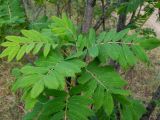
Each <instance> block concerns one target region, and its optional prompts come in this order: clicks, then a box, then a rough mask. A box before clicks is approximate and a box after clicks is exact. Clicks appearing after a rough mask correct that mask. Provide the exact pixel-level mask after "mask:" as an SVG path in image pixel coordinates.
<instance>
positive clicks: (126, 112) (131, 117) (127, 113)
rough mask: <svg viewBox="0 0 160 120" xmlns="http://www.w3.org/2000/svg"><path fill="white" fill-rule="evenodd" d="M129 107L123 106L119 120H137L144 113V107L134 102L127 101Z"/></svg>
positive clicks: (131, 100)
mask: <svg viewBox="0 0 160 120" xmlns="http://www.w3.org/2000/svg"><path fill="white" fill-rule="evenodd" d="M129 101H130V104H129V105H123V108H122V113H121V119H122V120H139V119H140V118H141V116H142V115H143V114H144V113H145V112H146V110H145V108H144V106H143V105H142V104H141V103H140V102H139V101H136V100H133V99H129Z"/></svg>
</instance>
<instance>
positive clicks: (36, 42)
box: [0, 30, 57, 61]
mask: <svg viewBox="0 0 160 120" xmlns="http://www.w3.org/2000/svg"><path fill="white" fill-rule="evenodd" d="M21 32H22V34H23V35H24V37H19V36H7V37H6V39H7V40H8V41H7V42H4V43H2V44H1V46H3V47H7V48H6V49H5V50H4V51H3V52H2V54H1V55H0V57H5V56H8V61H11V60H13V59H14V58H15V57H16V59H17V60H20V59H21V58H22V57H23V56H24V54H25V53H26V54H28V53H30V52H32V53H33V54H37V53H38V52H39V51H40V50H41V48H42V47H43V53H44V56H45V57H46V56H47V55H48V53H49V52H50V50H51V49H55V48H56V46H57V44H56V43H55V42H54V41H53V40H52V39H51V38H50V37H48V36H47V35H43V34H41V33H39V32H37V31H35V30H22V31H21Z"/></svg>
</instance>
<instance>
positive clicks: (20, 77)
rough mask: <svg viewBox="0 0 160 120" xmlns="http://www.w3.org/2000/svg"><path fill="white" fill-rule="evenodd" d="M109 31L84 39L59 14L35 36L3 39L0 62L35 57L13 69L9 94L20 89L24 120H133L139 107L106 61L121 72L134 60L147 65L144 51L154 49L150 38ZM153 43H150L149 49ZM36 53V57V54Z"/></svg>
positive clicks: (139, 112)
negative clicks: (31, 55)
mask: <svg viewBox="0 0 160 120" xmlns="http://www.w3.org/2000/svg"><path fill="white" fill-rule="evenodd" d="M128 31H129V29H125V30H123V31H121V32H118V33H117V32H116V31H115V30H111V31H109V32H102V33H100V34H98V35H97V34H96V32H95V31H94V30H93V29H90V31H89V33H88V34H87V35H83V34H80V33H78V29H77V27H76V26H75V25H74V24H73V23H72V22H71V20H69V19H68V18H67V17H66V16H65V15H63V16H62V18H58V17H53V21H52V24H51V25H50V26H49V28H47V29H42V31H41V32H38V31H35V30H22V34H23V36H24V37H19V36H7V37H6V39H7V41H6V42H4V43H2V44H1V46H3V47H6V49H5V50H4V51H3V52H2V53H1V57H5V56H8V61H11V60H13V59H14V58H16V59H17V60H20V59H21V58H22V57H23V56H24V54H29V53H33V54H37V56H38V59H37V60H35V61H34V63H33V65H30V64H27V65H25V66H24V67H22V68H21V69H14V71H13V73H14V74H15V75H16V78H17V80H16V82H15V84H14V85H13V87H12V90H13V91H17V90H19V89H21V90H22V92H23V96H22V100H23V101H24V102H25V109H26V110H28V114H26V116H25V117H24V120H32V119H37V120H44V119H45V120H89V119H91V118H94V117H99V116H100V118H101V117H102V116H104V117H103V118H102V120H114V118H115V116H116V113H117V112H119V113H120V117H121V119H122V120H139V119H140V117H141V116H142V114H143V113H144V112H145V109H144V106H143V105H142V104H141V103H140V102H139V101H136V100H133V99H131V98H130V95H131V93H130V91H129V90H126V89H124V87H125V86H126V85H127V82H126V81H125V80H124V79H123V78H122V77H121V76H120V75H119V73H118V72H116V70H115V69H114V66H110V65H109V61H110V60H114V61H116V62H117V63H119V64H120V65H121V66H122V68H129V67H130V66H134V65H135V64H136V62H137V61H138V60H141V61H143V62H147V63H148V62H149V59H148V57H147V56H146V54H145V49H146V48H147V49H152V48H155V47H157V46H158V45H159V44H157V42H155V40H153V39H147V40H145V41H143V39H144V38H140V37H138V35H137V34H132V35H129V34H128ZM150 43H154V44H150ZM41 50H42V52H43V53H42V52H41Z"/></svg>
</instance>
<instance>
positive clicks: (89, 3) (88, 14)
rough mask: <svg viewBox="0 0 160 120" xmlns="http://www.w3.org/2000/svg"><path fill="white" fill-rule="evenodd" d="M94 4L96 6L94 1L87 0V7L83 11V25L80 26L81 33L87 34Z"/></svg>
mask: <svg viewBox="0 0 160 120" xmlns="http://www.w3.org/2000/svg"><path fill="white" fill-rule="evenodd" d="M95 4H96V0H87V5H86V9H85V14H84V23H83V25H82V32H83V33H87V32H88V30H89V28H90V26H91V24H92V18H93V8H94V6H95Z"/></svg>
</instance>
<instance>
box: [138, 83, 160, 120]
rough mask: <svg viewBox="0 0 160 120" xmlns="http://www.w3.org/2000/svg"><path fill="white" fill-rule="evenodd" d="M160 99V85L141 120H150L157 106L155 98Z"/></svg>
mask: <svg viewBox="0 0 160 120" xmlns="http://www.w3.org/2000/svg"><path fill="white" fill-rule="evenodd" d="M159 99H160V86H159V87H158V88H157V90H156V92H155V93H154V95H153V97H152V100H151V101H150V103H149V104H148V105H147V107H146V109H147V112H146V113H145V114H144V115H143V116H142V118H141V120H149V118H150V116H151V114H152V112H153V111H154V109H155V107H156V103H155V102H154V101H155V100H159Z"/></svg>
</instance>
